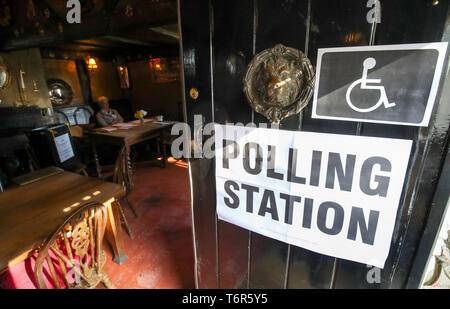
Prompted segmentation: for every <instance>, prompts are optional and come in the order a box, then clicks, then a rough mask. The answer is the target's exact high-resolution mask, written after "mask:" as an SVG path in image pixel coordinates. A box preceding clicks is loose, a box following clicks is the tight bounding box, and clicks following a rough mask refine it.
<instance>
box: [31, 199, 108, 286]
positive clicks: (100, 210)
mask: <svg viewBox="0 0 450 309" xmlns="http://www.w3.org/2000/svg"><path fill="white" fill-rule="evenodd" d="M106 223H107V210H106V207H105V206H104V205H102V204H100V203H96V202H94V203H89V204H86V205H85V206H82V207H81V208H80V209H78V210H77V211H76V212H75V213H74V214H72V215H71V216H70V217H69V218H68V219H67V220H66V221H65V222H64V224H63V225H62V226H61V227H59V228H58V229H57V230H56V232H55V233H54V234H53V235H51V236H50V237H49V238H48V240H47V241H46V242H45V243H44V245H43V246H42V247H41V249H40V250H39V255H38V258H37V260H36V265H35V270H34V276H35V279H36V283H37V284H38V286H39V288H41V289H46V288H47V283H46V280H45V277H44V271H43V270H44V269H45V265H44V264H47V268H46V269H48V270H49V271H50V276H51V281H50V280H47V281H48V282H49V283H50V282H52V283H53V285H54V287H56V288H64V287H65V288H69V289H93V288H95V287H96V286H97V285H98V284H99V283H102V284H103V285H104V286H105V287H107V288H115V285H114V284H113V283H112V282H111V280H110V279H109V278H108V276H107V274H106V273H105V271H104V269H103V266H104V264H105V262H106V254H105V252H104V251H103V248H102V241H103V236H104V233H105V227H106ZM47 275H49V274H47ZM47 277H48V276H47Z"/></svg>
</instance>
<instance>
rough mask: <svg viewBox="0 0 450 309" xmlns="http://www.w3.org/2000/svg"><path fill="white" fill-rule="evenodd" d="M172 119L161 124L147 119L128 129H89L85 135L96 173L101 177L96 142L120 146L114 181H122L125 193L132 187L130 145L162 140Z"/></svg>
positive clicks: (164, 154) (163, 161)
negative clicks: (90, 144)
mask: <svg viewBox="0 0 450 309" xmlns="http://www.w3.org/2000/svg"><path fill="white" fill-rule="evenodd" d="M174 123H175V122H173V121H165V122H164V123H163V124H161V123H158V122H154V121H148V122H144V123H143V124H136V125H135V126H133V127H131V128H129V129H117V130H114V131H111V132H104V131H101V129H100V130H99V129H96V130H92V131H89V132H88V133H87V137H88V138H89V140H90V141H91V142H92V145H93V152H94V159H95V164H96V168H97V175H98V177H101V173H102V171H101V166H100V163H99V159H98V154H97V149H96V144H112V145H117V146H120V147H121V150H120V152H119V155H118V157H117V160H116V164H115V168H114V182H117V183H123V184H124V185H125V188H126V190H127V194H128V193H130V191H131V190H132V188H133V170H132V167H131V159H130V147H131V146H132V145H134V144H137V143H141V142H143V141H147V140H150V139H153V138H160V142H163V140H164V138H165V136H166V135H168V134H169V133H168V129H169V128H170V127H171V126H172V125H173V124H174ZM161 148H162V155H163V159H162V164H163V166H165V164H166V151H165V147H164V145H161Z"/></svg>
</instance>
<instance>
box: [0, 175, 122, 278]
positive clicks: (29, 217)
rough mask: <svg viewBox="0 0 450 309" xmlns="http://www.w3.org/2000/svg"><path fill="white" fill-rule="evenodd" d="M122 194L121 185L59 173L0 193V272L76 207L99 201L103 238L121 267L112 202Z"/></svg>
mask: <svg viewBox="0 0 450 309" xmlns="http://www.w3.org/2000/svg"><path fill="white" fill-rule="evenodd" d="M124 194H125V191H124V189H123V187H122V186H120V185H117V184H115V183H111V182H105V181H101V180H98V179H96V178H90V177H86V176H81V175H78V174H73V173H69V172H61V173H60V174H57V175H53V176H49V177H47V178H44V179H41V180H38V181H36V182H33V183H30V184H27V185H23V186H16V187H14V188H11V189H8V190H6V191H5V192H3V193H0V272H1V271H4V270H5V269H7V268H8V267H12V266H14V265H15V264H17V263H19V262H21V261H23V260H25V259H26V258H27V257H28V256H29V255H31V254H33V252H34V251H35V250H36V249H37V248H38V247H39V246H40V245H41V244H42V243H43V242H44V241H45V240H46V239H47V237H48V236H50V235H51V234H52V233H53V232H54V231H56V229H57V228H58V227H60V226H61V225H62V224H63V223H64V221H65V220H66V219H67V218H68V217H69V216H70V215H71V214H72V213H73V212H74V211H75V210H76V209H77V208H79V207H81V206H82V205H84V204H85V203H88V202H93V201H96V202H100V203H103V204H105V205H107V207H108V216H109V220H108V221H109V222H108V225H107V229H106V234H105V236H106V238H107V240H108V241H109V242H110V243H111V245H112V247H113V251H114V255H115V256H114V262H116V263H118V264H121V263H123V262H124V261H125V260H126V259H127V257H126V255H125V254H124V252H123V246H122V238H121V225H120V214H119V209H118V207H117V205H116V204H115V203H114V202H112V201H113V198H114V199H118V198H120V197H121V196H123V195H124Z"/></svg>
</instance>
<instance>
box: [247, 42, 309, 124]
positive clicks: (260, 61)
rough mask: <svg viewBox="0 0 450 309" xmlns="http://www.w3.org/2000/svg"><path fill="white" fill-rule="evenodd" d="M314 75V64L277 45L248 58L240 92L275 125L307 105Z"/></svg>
mask: <svg viewBox="0 0 450 309" xmlns="http://www.w3.org/2000/svg"><path fill="white" fill-rule="evenodd" d="M314 78H315V71H314V67H313V66H312V65H311V62H310V61H309V59H308V58H306V56H305V55H304V54H303V53H302V52H301V51H300V50H297V49H295V48H291V47H286V46H283V45H281V44H278V45H276V46H275V47H273V48H269V49H266V50H264V51H262V52H260V53H259V54H257V55H256V56H255V57H254V58H253V59H252V61H251V62H250V64H249V65H248V67H247V72H246V74H245V77H244V80H243V82H244V93H245V95H246V97H247V100H248V102H249V104H250V106H251V107H252V108H253V109H254V110H255V111H256V112H258V113H260V114H262V115H264V116H265V117H266V118H267V119H269V120H270V121H272V122H273V123H276V124H278V123H280V121H281V120H282V119H284V118H286V117H288V116H291V115H294V114H298V113H299V112H300V111H301V110H302V109H303V108H304V107H305V106H306V105H307V104H308V102H309V99H310V98H311V96H312V94H313V90H314Z"/></svg>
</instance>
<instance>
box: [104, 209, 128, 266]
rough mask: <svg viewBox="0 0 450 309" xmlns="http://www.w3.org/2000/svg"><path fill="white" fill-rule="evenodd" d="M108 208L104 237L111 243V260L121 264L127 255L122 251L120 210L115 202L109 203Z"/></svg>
mask: <svg viewBox="0 0 450 309" xmlns="http://www.w3.org/2000/svg"><path fill="white" fill-rule="evenodd" d="M107 208H108V224H107V226H106V232H105V237H106V239H107V240H108V242H109V243H110V244H111V247H112V249H113V252H114V258H113V262H114V263H117V264H119V265H120V264H122V263H123V262H125V261H126V260H127V259H128V257H127V256H126V255H125V252H124V251H123V242H122V226H121V225H120V211H119V206H118V205H117V203H115V202H114V203H111V204H109V205H108V206H107Z"/></svg>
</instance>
